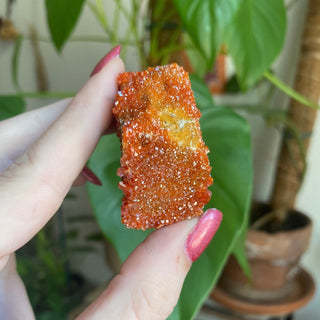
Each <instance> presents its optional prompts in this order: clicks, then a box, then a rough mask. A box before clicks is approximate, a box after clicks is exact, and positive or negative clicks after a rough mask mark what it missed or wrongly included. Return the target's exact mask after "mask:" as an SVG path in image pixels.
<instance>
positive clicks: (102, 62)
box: [90, 46, 121, 77]
mask: <svg viewBox="0 0 320 320" xmlns="http://www.w3.org/2000/svg"><path fill="white" fill-rule="evenodd" d="M120 51H121V46H116V47H114V48H113V49H112V50H111V51H109V52H108V53H107V54H106V55H105V56H104V57H102V58H101V60H100V61H99V62H98V63H97V65H96V66H95V67H94V69H93V71H92V72H91V74H90V77H91V76H93V75H94V74H96V73H98V72H99V71H100V70H101V69H102V68H103V67H104V66H105V65H106V64H107V63H108V62H109V61H110V60H112V59H113V58H115V57H118V56H119V55H120Z"/></svg>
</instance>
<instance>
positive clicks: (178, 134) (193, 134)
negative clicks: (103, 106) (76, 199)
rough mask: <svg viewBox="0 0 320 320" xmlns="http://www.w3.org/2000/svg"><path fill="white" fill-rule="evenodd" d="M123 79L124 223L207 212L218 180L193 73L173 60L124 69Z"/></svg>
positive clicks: (160, 222)
mask: <svg viewBox="0 0 320 320" xmlns="http://www.w3.org/2000/svg"><path fill="white" fill-rule="evenodd" d="M118 83H119V88H120V91H119V92H118V94H117V95H116V103H115V107H114V109H113V113H114V115H115V117H116V119H117V124H118V135H119V137H120V140H121V143H122V146H121V151H122V156H121V160H120V163H121V167H120V168H119V169H118V172H117V174H118V175H119V176H120V177H121V182H120V183H119V188H120V189H122V191H123V193H124V198H123V201H122V207H121V220H122V223H123V224H124V225H125V226H126V227H128V228H134V229H143V230H145V229H150V228H160V227H162V226H165V225H169V224H172V223H174V222H178V221H182V220H185V219H191V218H193V217H195V216H199V215H201V214H202V213H203V211H202V209H203V207H204V205H206V204H207V203H208V202H209V200H210V197H211V192H210V191H209V190H208V187H209V186H210V185H211V184H212V181H213V180H212V178H211V176H210V172H211V167H210V164H209V159H208V156H207V153H208V152H209V150H208V148H207V147H206V146H205V144H204V142H203V140H202V136H201V131H200V126H199V118H200V111H199V110H198V108H197V107H196V103H195V99H194V96H193V93H192V90H191V84H190V80H189V77H188V74H187V72H186V71H184V69H183V68H182V67H179V66H178V65H177V64H171V65H168V66H163V67H156V68H148V69H147V70H145V71H142V72H127V73H123V74H121V75H120V76H119V79H118Z"/></svg>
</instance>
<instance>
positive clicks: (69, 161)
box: [0, 47, 221, 320]
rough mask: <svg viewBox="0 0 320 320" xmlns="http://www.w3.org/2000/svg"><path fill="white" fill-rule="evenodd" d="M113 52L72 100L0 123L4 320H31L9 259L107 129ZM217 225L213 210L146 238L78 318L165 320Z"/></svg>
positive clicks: (50, 211) (115, 66)
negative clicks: (198, 217) (188, 273)
mask: <svg viewBox="0 0 320 320" xmlns="http://www.w3.org/2000/svg"><path fill="white" fill-rule="evenodd" d="M117 48H118V47H116V48H115V49H114V50H113V51H111V52H110V53H109V55H107V56H106V57H104V58H103V59H102V60H101V61H100V62H99V64H98V65H97V67H96V68H95V69H94V72H93V74H94V75H93V76H92V77H91V78H90V79H89V81H88V82H87V83H86V84H85V86H84V87H83V88H82V89H81V90H80V91H79V93H78V94H77V95H76V96H75V97H74V98H73V99H66V100H63V101H59V102H57V103H55V104H53V105H50V106H46V107H43V108H41V109H37V110H35V111H32V112H29V113H26V114H23V115H20V116H18V117H15V118H12V119H9V120H6V121H3V122H1V123H0V137H1V141H2V142H1V144H0V228H1V229H0V318H1V319H17V318H19V319H34V315H33V312H32V309H31V306H30V303H29V300H28V297H27V294H26V291H25V288H24V285H23V283H22V281H21V279H20V277H19V275H18V274H17V272H16V266H15V257H14V252H15V250H17V249H18V248H20V247H21V246H23V245H24V244H25V243H26V242H27V241H29V240H30V239H31V238H32V237H33V236H34V235H35V234H36V233H37V232H38V231H39V230H40V229H41V228H42V227H43V226H44V225H45V224H46V223H47V222H48V220H49V219H50V218H51V217H52V216H53V215H54V214H55V212H56V211H57V209H58V208H59V207H60V205H61V203H62V201H63V199H64V197H65V196H66V194H67V192H68V191H69V189H70V187H71V186H72V184H73V183H74V182H75V180H78V182H79V179H77V177H78V176H79V174H80V173H81V171H82V169H83V168H84V166H85V163H86V162H87V160H88V158H89V157H90V155H91V153H92V152H93V150H94V148H95V146H96V144H97V142H98V140H99V138H100V136H101V135H102V134H103V133H104V132H105V130H106V129H107V128H108V127H110V126H111V124H112V120H113V115H112V107H113V103H114V96H115V93H116V91H117V84H116V78H117V75H118V74H119V73H120V72H123V71H124V66H123V63H122V61H121V59H120V58H119V57H118V56H117V52H118V51H119V48H118V49H117ZM117 50H118V51H117ZM80 180H81V179H80ZM82 180H83V179H82ZM220 221H221V213H220V212H219V211H218V210H213V209H210V210H208V211H207V212H206V214H205V215H204V216H202V218H200V219H192V220H189V221H184V222H180V223H177V224H174V225H171V226H168V227H165V228H162V229H160V230H158V231H155V232H153V233H151V234H150V235H149V236H148V238H147V239H146V240H145V241H144V242H143V243H142V244H141V245H139V246H138V247H137V248H136V249H135V250H134V252H133V253H132V254H131V256H130V257H129V258H128V259H127V261H126V262H125V263H124V264H123V266H122V269H121V271H120V274H119V275H117V276H116V277H115V278H114V279H113V280H112V282H111V283H110V285H109V286H108V288H107V289H106V290H105V292H104V293H103V294H102V295H101V296H100V297H99V298H98V299H97V300H96V301H95V302H94V303H93V304H92V305H91V306H89V307H88V308H87V309H86V310H85V311H84V312H83V313H82V314H81V315H80V316H79V319H105V318H107V319H117V320H118V319H148V320H149V319H165V318H166V317H167V316H168V315H169V314H170V313H171V311H172V309H173V307H174V306H175V304H176V303H177V300H178V297H179V294H180V291H181V287H182V284H183V281H184V278H185V276H186V274H187V272H188V271H189V269H190V266H191V264H192V261H194V260H195V259H196V258H197V257H198V256H199V255H200V254H201V252H202V251H203V250H204V249H205V247H206V246H207V245H208V243H209V242H210V240H211V238H212V237H213V235H214V233H215V232H216V230H217V229H218V227H219V224H220Z"/></svg>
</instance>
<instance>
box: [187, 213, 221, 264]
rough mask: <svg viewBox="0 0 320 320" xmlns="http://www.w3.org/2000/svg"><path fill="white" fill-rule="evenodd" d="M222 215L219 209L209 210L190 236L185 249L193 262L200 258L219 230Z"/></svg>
mask: <svg viewBox="0 0 320 320" xmlns="http://www.w3.org/2000/svg"><path fill="white" fill-rule="evenodd" d="M221 220H222V213H221V211H219V210H217V209H208V210H207V211H206V212H205V213H204V215H203V216H202V217H201V218H200V219H199V221H198V223H197V224H196V226H195V228H194V230H193V231H192V232H191V233H190V234H189V236H188V238H187V241H186V244H185V248H186V251H187V254H188V256H189V258H190V259H191V261H192V262H193V261H195V260H197V259H198V258H199V256H200V255H201V253H202V252H203V251H204V250H205V248H206V247H207V246H208V244H209V243H210V241H211V240H212V238H213V236H214V235H215V233H216V232H217V230H218V229H219V226H220V223H221Z"/></svg>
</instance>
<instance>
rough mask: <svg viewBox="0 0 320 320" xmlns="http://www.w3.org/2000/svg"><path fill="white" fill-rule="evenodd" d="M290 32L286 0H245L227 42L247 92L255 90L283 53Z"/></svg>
mask: <svg viewBox="0 0 320 320" xmlns="http://www.w3.org/2000/svg"><path fill="white" fill-rule="evenodd" d="M285 32H286V10H285V6H284V3H283V0H259V1H256V0H242V1H241V5H240V7H239V10H238V11H237V14H236V15H235V17H234V19H233V21H232V23H231V24H229V25H228V26H227V28H226V30H225V32H224V43H225V44H226V46H227V50H228V53H229V54H230V56H231V57H232V59H233V62H234V64H235V68H236V73H237V76H238V79H239V82H240V84H241V87H242V88H243V89H247V88H249V87H251V86H252V85H253V84H254V83H255V82H256V81H257V80H259V79H260V78H261V77H262V75H263V73H264V72H265V71H266V70H268V68H269V67H270V65H271V63H272V62H273V61H274V59H275V58H276V57H277V55H278V54H279V53H280V51H281V49H282V46H283V43H284V38H285Z"/></svg>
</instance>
